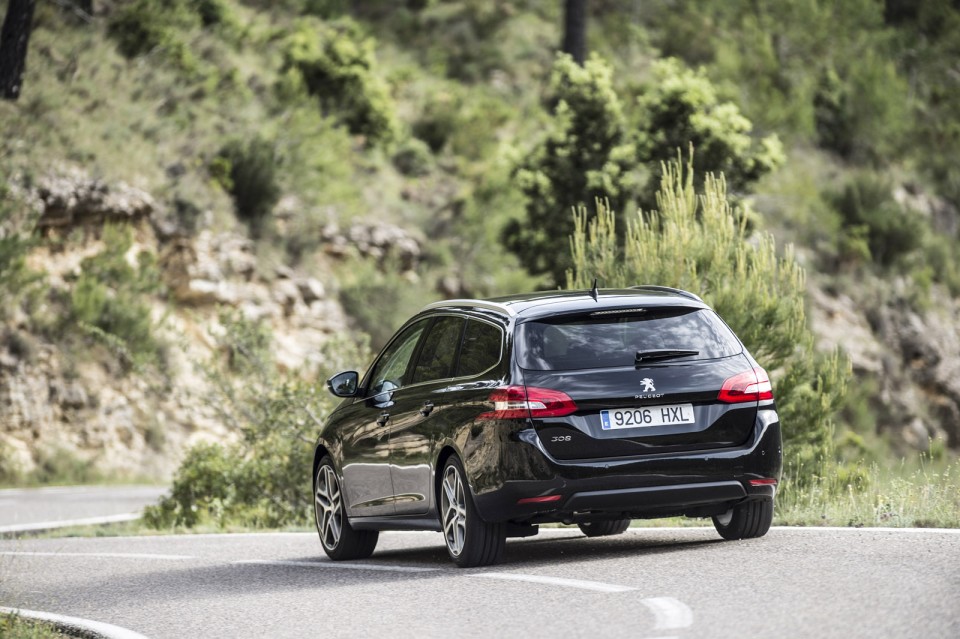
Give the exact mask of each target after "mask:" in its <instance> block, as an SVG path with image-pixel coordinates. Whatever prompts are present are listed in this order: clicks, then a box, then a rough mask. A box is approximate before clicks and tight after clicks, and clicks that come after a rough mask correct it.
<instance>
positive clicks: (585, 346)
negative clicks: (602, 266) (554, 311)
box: [516, 308, 742, 371]
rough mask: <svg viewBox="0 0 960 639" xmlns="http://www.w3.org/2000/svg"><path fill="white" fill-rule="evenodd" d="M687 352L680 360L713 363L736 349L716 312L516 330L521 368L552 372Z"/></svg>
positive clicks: (581, 318) (558, 321) (595, 318)
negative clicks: (641, 355)
mask: <svg viewBox="0 0 960 639" xmlns="http://www.w3.org/2000/svg"><path fill="white" fill-rule="evenodd" d="M656 350H689V351H698V353H697V354H696V355H690V356H687V357H684V358H682V359H683V360H685V361H689V360H700V359H715V358H718V357H727V356H730V355H735V354H737V353H739V352H740V351H741V350H742V347H741V345H740V342H739V340H737V338H736V336H734V334H733V333H732V332H731V331H730V329H729V328H727V325H726V324H724V323H723V321H721V320H720V318H719V317H718V316H717V314H716V313H714V312H713V311H710V310H704V309H689V308H669V309H649V310H647V311H646V312H638V313H624V314H622V315H620V314H615V313H614V314H605V315H590V314H585V315H574V316H564V317H559V318H553V319H549V320H541V321H536V322H526V323H524V324H521V325H520V326H519V329H518V332H517V346H516V351H517V359H518V361H519V363H520V366H521V367H522V368H526V369H529V370H541V371H555V370H574V369H583V368H606V367H613V366H633V365H634V363H635V361H636V356H637V352H639V351H656Z"/></svg>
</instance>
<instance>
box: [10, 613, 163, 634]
mask: <svg viewBox="0 0 960 639" xmlns="http://www.w3.org/2000/svg"><path fill="white" fill-rule="evenodd" d="M0 613H2V614H13V615H16V616H18V617H23V618H24V619H35V620H37V621H46V622H49V623H51V624H53V625H54V626H56V627H57V628H58V629H59V630H61V631H63V632H64V633H67V634H70V633H73V634H80V635H81V636H84V637H91V638H93V639H148V637H146V636H145V635H142V634H140V633H139V632H135V631H133V630H130V629H128V628H121V627H120V626H115V625H113V624H110V623H104V622H103V621H94V620H93V619H83V618H81V617H68V616H66V615H58V614H56V613H53V612H43V611H41V610H25V609H23V608H7V607H5V606H0Z"/></svg>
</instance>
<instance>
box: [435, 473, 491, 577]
mask: <svg viewBox="0 0 960 639" xmlns="http://www.w3.org/2000/svg"><path fill="white" fill-rule="evenodd" d="M466 476H467V475H466V473H464V472H463V464H461V463H460V460H459V459H457V457H450V459H448V460H447V463H446V464H445V465H444V467H443V474H442V475H441V479H440V499H439V503H440V524H441V530H442V532H443V540H444V542H445V543H446V546H447V553H448V554H449V555H450V559H452V560H453V562H454V563H455V564H457V566H459V567H460V568H472V567H474V566H489V565H490V564H495V563H497V562H498V561H499V560H500V555H502V554H503V547H504V545H505V544H506V539H507V531H506V527H505V526H504V524H502V523H496V524H493V523H489V522H486V521H484V520H483V519H481V517H480V514H479V513H478V512H477V507H476V505H475V504H474V503H473V495H472V494H471V493H470V486H469V485H468V484H467V481H466Z"/></svg>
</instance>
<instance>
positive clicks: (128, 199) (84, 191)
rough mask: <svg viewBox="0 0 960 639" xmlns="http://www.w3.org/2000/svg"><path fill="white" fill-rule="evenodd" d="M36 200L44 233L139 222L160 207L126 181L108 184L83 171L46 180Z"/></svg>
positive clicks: (70, 170) (36, 195) (54, 176)
mask: <svg viewBox="0 0 960 639" xmlns="http://www.w3.org/2000/svg"><path fill="white" fill-rule="evenodd" d="M33 199H34V201H35V203H36V205H37V207H38V208H39V210H40V219H39V220H38V221H37V227H38V228H39V229H41V230H43V231H49V230H50V229H56V228H72V227H76V226H88V225H102V224H103V223H104V222H106V221H114V222H116V221H127V222H135V221H138V220H141V219H143V218H146V217H149V216H150V215H151V214H152V213H153V212H154V211H155V210H156V208H157V205H156V202H154V199H153V198H152V197H151V196H150V194H149V193H147V192H145V191H142V190H140V189H138V188H135V187H132V186H129V185H128V184H125V183H123V182H119V183H116V184H107V183H106V182H104V181H102V180H98V179H92V178H90V177H89V176H88V175H87V174H86V173H84V172H83V171H80V170H79V169H66V170H64V171H63V172H62V173H58V174H57V175H51V176H47V177H44V178H43V179H41V180H40V183H39V184H38V186H37V188H36V189H35V190H34V192H33Z"/></svg>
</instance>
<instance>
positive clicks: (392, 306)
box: [340, 262, 430, 349]
mask: <svg viewBox="0 0 960 639" xmlns="http://www.w3.org/2000/svg"><path fill="white" fill-rule="evenodd" d="M428 301H430V300H425V299H423V293H420V292H418V287H414V286H411V285H410V280H409V279H407V277H405V276H404V275H401V274H400V269H399V268H397V267H396V266H395V265H393V264H391V263H389V262H388V263H386V264H384V265H383V267H382V268H377V267H376V266H375V265H373V264H370V263H368V262H356V263H354V264H353V265H352V268H351V269H350V272H349V274H348V275H347V276H346V278H345V279H344V281H343V282H342V284H341V286H340V303H341V304H343V310H345V311H346V312H347V315H349V316H350V317H351V318H352V319H353V320H354V322H356V325H357V328H359V329H360V330H361V331H363V332H364V333H365V334H367V335H369V336H370V343H371V346H372V347H373V348H375V349H380V348H381V347H383V346H384V345H385V344H386V343H387V340H388V339H390V337H391V336H392V335H393V333H394V332H395V331H396V330H397V329H398V328H400V325H401V324H403V322H405V321H406V320H407V319H408V318H409V317H410V316H411V315H413V314H414V313H416V312H417V311H419V310H420V309H421V308H422V307H423V305H424V304H425V303H427V302H428Z"/></svg>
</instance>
